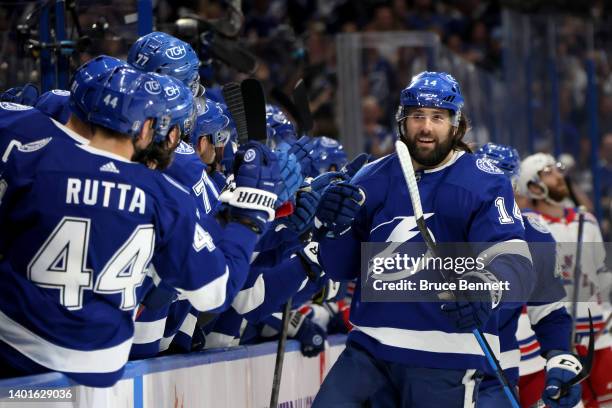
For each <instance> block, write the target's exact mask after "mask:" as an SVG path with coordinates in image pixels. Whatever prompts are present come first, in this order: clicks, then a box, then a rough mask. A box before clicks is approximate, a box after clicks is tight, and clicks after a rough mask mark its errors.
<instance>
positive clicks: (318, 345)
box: [287, 310, 327, 357]
mask: <svg viewBox="0 0 612 408" xmlns="http://www.w3.org/2000/svg"><path fill="white" fill-rule="evenodd" d="M287 335H288V336H289V337H291V338H294V339H296V340H297V341H299V342H300V349H301V350H302V354H303V355H304V356H306V357H315V356H317V355H319V353H320V352H322V351H323V350H325V339H326V338H327V334H326V333H325V330H323V329H322V328H320V327H319V326H318V325H317V324H316V323H314V322H313V321H312V320H310V319H308V318H307V317H306V316H304V315H303V314H302V313H300V312H299V311H297V310H296V311H294V312H292V313H291V316H290V319H289V329H288V330H287Z"/></svg>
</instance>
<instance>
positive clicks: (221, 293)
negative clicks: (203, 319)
mask: <svg viewBox="0 0 612 408" xmlns="http://www.w3.org/2000/svg"><path fill="white" fill-rule="evenodd" d="M228 279H229V267H227V266H226V267H225V272H224V273H223V275H221V276H219V277H217V278H216V279H214V280H212V281H211V282H209V283H207V284H206V285H204V286H202V287H201V288H199V289H196V290H185V289H181V288H175V289H176V290H177V291H178V292H179V296H180V298H181V299H189V301H190V302H191V304H192V305H193V307H195V308H196V309H197V310H198V311H200V312H205V311H207V310H211V309H215V308H217V307H219V306H221V305H223V302H225V297H226V296H227V281H228Z"/></svg>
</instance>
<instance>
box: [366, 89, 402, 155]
mask: <svg viewBox="0 0 612 408" xmlns="http://www.w3.org/2000/svg"><path fill="white" fill-rule="evenodd" d="M361 106H362V114H363V130H364V133H365V137H366V144H365V146H364V151H365V152H366V153H369V154H371V155H372V156H374V158H379V157H382V156H384V155H386V154H389V153H391V152H392V151H393V143H394V142H395V137H394V135H393V133H392V132H390V131H389V129H388V128H386V127H384V126H382V125H381V124H380V120H381V118H382V110H381V109H380V106H379V105H378V101H377V100H376V98H374V97H373V96H367V97H365V98H364V99H363V102H362V105H361Z"/></svg>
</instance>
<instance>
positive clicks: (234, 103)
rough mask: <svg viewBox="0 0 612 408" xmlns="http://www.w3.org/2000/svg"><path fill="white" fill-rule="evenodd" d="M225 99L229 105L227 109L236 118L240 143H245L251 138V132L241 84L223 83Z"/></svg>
mask: <svg viewBox="0 0 612 408" xmlns="http://www.w3.org/2000/svg"><path fill="white" fill-rule="evenodd" d="M222 93H223V99H224V100H225V104H226V105H227V109H228V110H229V112H230V113H231V115H232V119H234V123H235V124H236V132H237V133H238V144H244V143H246V142H247V140H249V132H248V130H247V121H246V114H245V112H244V101H243V99H242V92H241V90H240V84H238V83H236V82H230V83H228V84H225V85H223V89H222Z"/></svg>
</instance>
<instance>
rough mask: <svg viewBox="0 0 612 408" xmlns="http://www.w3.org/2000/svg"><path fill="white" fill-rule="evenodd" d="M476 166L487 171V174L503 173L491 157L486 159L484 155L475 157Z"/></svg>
mask: <svg viewBox="0 0 612 408" xmlns="http://www.w3.org/2000/svg"><path fill="white" fill-rule="evenodd" d="M476 167H478V169H479V170H480V171H484V172H485V173H489V174H504V172H503V171H501V170H500V169H499V168H498V167H497V166H496V165H495V164H494V163H493V161H492V160H491V159H487V158H486V157H479V158H478V159H476Z"/></svg>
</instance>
